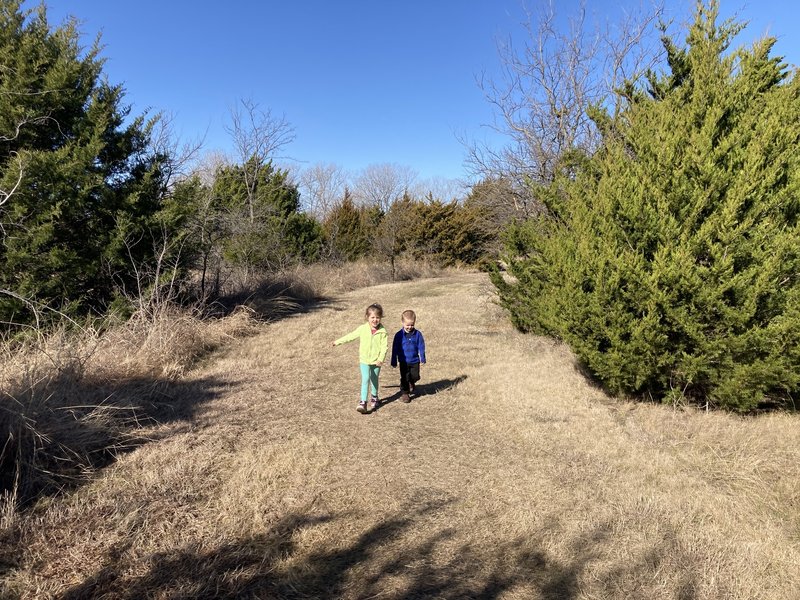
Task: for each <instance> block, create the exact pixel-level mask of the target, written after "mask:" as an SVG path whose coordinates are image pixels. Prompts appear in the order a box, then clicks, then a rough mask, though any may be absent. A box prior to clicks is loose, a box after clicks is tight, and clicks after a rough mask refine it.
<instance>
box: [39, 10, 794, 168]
mask: <svg viewBox="0 0 800 600" xmlns="http://www.w3.org/2000/svg"><path fill="white" fill-rule="evenodd" d="M543 1H545V0H527V5H528V6H529V7H535V6H536V5H537V2H543ZM36 3H37V2H28V3H27V6H31V5H34V4H36ZM45 4H46V5H47V6H48V15H49V18H50V21H51V23H54V24H55V23H60V22H61V21H62V20H63V19H64V18H65V16H67V15H74V16H75V17H77V18H78V19H79V20H80V21H81V22H82V25H81V31H82V32H83V34H84V40H85V45H86V46H88V45H90V43H91V42H92V40H93V39H94V37H95V35H96V34H97V33H98V32H101V33H102V38H101V39H102V43H103V44H104V50H103V53H102V56H103V57H104V58H106V60H107V62H106V67H105V73H106V75H107V76H108V78H109V80H110V81H111V82H112V83H122V84H123V85H124V86H125V89H126V100H127V102H128V103H130V104H132V106H133V112H134V114H140V113H141V112H143V111H144V110H145V109H147V108H151V109H152V110H154V111H165V112H168V113H172V114H173V115H174V116H175V128H176V130H177V133H179V134H181V136H182V137H183V138H186V139H195V138H198V137H201V136H203V135H205V150H207V151H213V150H220V151H223V152H225V151H229V150H230V143H229V139H228V136H227V134H226V133H225V131H224V129H223V125H224V123H225V122H227V120H228V118H229V113H230V108H231V107H232V106H233V105H234V104H235V103H236V102H237V100H238V99H241V98H249V99H252V100H253V101H255V102H257V103H258V104H259V105H260V106H261V107H262V108H269V109H270V110H271V111H272V112H273V114H277V115H285V117H286V119H287V120H288V121H289V123H290V124H291V125H292V126H293V127H294V129H295V135H296V140H295V141H294V142H293V143H292V144H291V145H289V146H287V147H286V148H285V149H284V150H283V154H285V155H286V156H288V157H290V158H291V159H293V160H295V161H299V165H300V166H301V167H302V166H303V165H308V164H313V163H318V162H322V163H336V164H338V165H340V166H342V167H343V168H345V169H348V170H351V171H357V170H359V169H361V168H363V167H365V166H367V165H369V164H375V163H396V164H398V165H402V166H408V167H411V168H412V169H414V170H415V171H417V172H418V173H419V174H420V176H421V177H423V178H427V177H445V178H461V177H463V176H464V174H465V173H464V169H463V161H464V157H465V150H464V148H463V146H462V145H461V144H460V143H459V141H458V140H457V138H456V135H457V134H466V135H467V136H470V137H473V138H475V137H477V138H480V139H484V138H485V139H487V140H488V141H489V142H490V143H494V141H495V137H493V135H492V134H491V131H490V130H489V129H488V128H487V127H485V125H486V124H487V123H490V122H491V120H492V111H491V107H490V105H489V104H488V102H486V100H485V99H484V98H483V95H482V92H481V90H480V89H479V87H478V85H477V84H476V77H477V76H479V75H480V74H481V73H483V72H485V73H488V74H489V75H493V74H494V75H496V74H497V73H498V71H499V68H500V66H501V63H500V60H499V57H498V53H497V39H498V38H503V37H506V36H509V35H511V36H515V37H518V36H519V35H520V34H521V32H522V29H521V28H520V26H519V24H520V22H521V21H522V20H523V18H524V13H523V10H522V0H403V1H400V0H395V1H389V0H370V1H367V0H339V1H335V0H277V1H272V0H229V1H227V2H223V1H220V0H160V1H158V2H156V1H154V0H136V1H135V2H134V1H126V0H125V1H123V0H119V1H117V0H46V1H45ZM578 5H579V1H578V0H560V1H557V2H556V6H557V11H558V12H559V14H565V15H568V14H571V13H574V11H575V10H576V9H577V7H578ZM796 5H797V3H795V2H788V0H784V1H780V0H766V1H756V0H751V1H750V5H749V6H748V5H747V4H745V3H744V1H743V0H741V1H740V0H722V3H721V7H722V12H723V15H725V16H730V15H731V14H733V13H734V12H738V14H739V17H740V19H743V20H748V21H750V25H749V26H748V28H747V30H746V32H745V34H743V35H742V37H741V38H740V39H739V40H738V41H741V42H742V43H743V42H745V41H747V40H749V39H752V38H754V37H760V36H761V35H762V34H764V33H766V32H769V33H770V34H771V35H775V36H777V37H778V38H779V42H778V45H777V47H776V51H777V53H778V54H781V55H784V56H786V58H787V60H788V62H789V63H791V64H800V41H798V43H795V42H794V41H793V40H792V37H793V36H794V35H796V32H797V31H798V30H800V17H799V15H800V10H799V9H798V8H795V7H796ZM587 6H588V9H589V11H591V12H593V13H598V14H601V15H605V16H607V18H608V19H609V22H612V23H613V22H616V21H618V16H617V15H619V14H620V12H619V11H621V10H624V9H625V7H626V6H628V7H638V6H639V0H594V1H593V0H588V1H587ZM667 6H668V8H669V11H670V13H671V15H672V16H674V17H676V18H678V19H679V20H681V21H684V20H687V19H688V18H689V16H690V15H691V12H692V7H693V6H694V4H693V2H691V0H674V1H669V0H668V1H667ZM498 143H499V140H498Z"/></svg>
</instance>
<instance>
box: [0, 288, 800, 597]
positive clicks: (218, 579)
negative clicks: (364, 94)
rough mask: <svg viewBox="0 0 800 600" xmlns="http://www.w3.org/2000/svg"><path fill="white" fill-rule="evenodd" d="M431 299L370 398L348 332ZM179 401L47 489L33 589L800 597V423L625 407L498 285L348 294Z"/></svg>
mask: <svg viewBox="0 0 800 600" xmlns="http://www.w3.org/2000/svg"><path fill="white" fill-rule="evenodd" d="M372 302H380V303H381V304H383V307H384V310H385V312H386V317H385V319H384V324H385V325H386V326H387V329H389V332H390V335H391V334H393V333H394V331H396V330H397V329H398V328H399V317H400V312H401V311H402V310H404V309H406V308H413V309H414V310H415V311H417V314H418V321H417V325H418V328H419V329H420V330H421V331H423V333H424V334H425V337H426V341H427V344H428V359H429V364H428V365H426V366H425V367H423V373H422V376H423V378H422V381H421V382H420V386H419V387H420V391H421V392H422V394H421V395H420V396H419V397H418V398H416V399H415V400H414V401H413V402H411V403H410V404H404V403H401V402H398V401H396V399H397V398H398V396H399V386H398V373H397V371H395V370H392V369H391V368H388V367H386V368H384V370H383V373H382V377H381V383H382V387H383V389H382V396H383V397H384V398H385V399H386V400H388V402H387V403H386V404H385V405H384V406H382V407H381V408H380V409H379V410H377V411H376V412H375V413H374V414H371V415H361V414H359V413H357V412H356V410H355V408H356V400H357V391H358V386H359V380H358V378H359V374H358V367H357V360H358V359H357V353H358V348H357V343H353V344H349V345H345V346H341V347H337V348H331V347H330V342H331V341H332V340H333V339H335V338H337V337H339V336H340V335H342V334H344V333H346V332H347V331H350V330H351V329H353V328H354V327H356V326H357V325H359V324H360V323H361V322H362V320H363V313H364V309H365V307H366V306H367V305H368V304H370V303H372ZM183 389H184V393H185V396H184V397H183V398H181V399H180V403H181V406H182V409H181V412H180V414H178V413H176V415H175V418H174V419H173V420H172V421H171V422H169V423H164V424H163V425H161V426H159V427H155V428H153V429H152V430H151V431H150V436H151V438H152V441H150V442H149V443H146V444H143V445H142V446H140V447H139V448H137V449H136V450H135V451H133V452H131V453H129V454H127V455H124V456H121V457H120V458H119V460H118V461H117V462H116V463H115V464H113V465H112V466H110V467H109V468H107V469H106V470H105V471H104V472H103V473H102V474H101V476H99V477H98V478H97V479H96V480H95V481H94V482H92V483H91V484H90V485H86V486H84V487H82V488H80V489H79V490H77V491H75V492H74V493H71V494H70V495H68V496H65V497H63V498H60V499H57V500H52V501H50V502H47V503H42V504H41V505H40V506H38V507H37V508H36V510H35V511H34V512H33V514H32V515H31V516H30V518H29V519H28V521H27V522H26V524H25V527H24V531H23V537H22V539H21V540H19V542H20V544H21V545H20V548H21V551H20V559H19V562H18V565H17V567H16V568H15V569H14V570H11V571H8V572H6V573H4V574H3V577H4V579H5V585H6V592H7V594H9V595H11V596H19V597H22V598H61V599H68V598H74V599H77V598H121V599H130V600H133V599H135V598H137V599H138V598H376V597H380V598H429V597H437V598H525V599H531V598H533V599H535V598H543V599H556V598H585V599H589V598H642V599H644V598H647V599H654V598H664V599H666V598H671V599H672V598H697V599H712V598H713V599H716V598H741V599H748V600H749V599H755V598H763V599H770V600H774V599H780V598H787V599H789V598H797V597H800V594H799V593H798V590H800V491H799V488H800V485H798V484H799V482H800V426H799V425H800V420H798V418H797V417H796V416H789V415H767V416H764V417H759V418H750V419H746V418H741V417H734V416H731V415H724V414H704V413H699V412H695V411H690V410H676V409H671V408H668V407H662V406H650V405H642V404H631V403H625V402H617V401H613V400H611V399H610V398H608V397H607V396H606V395H605V394H604V393H603V392H602V391H601V390H600V389H598V388H597V387H596V386H593V385H592V383H591V382H590V381H589V380H587V379H586V378H585V377H584V376H583V375H582V374H581V372H580V370H579V369H578V368H577V366H576V364H575V362H574V359H573V358H572V355H571V354H570V353H569V351H568V350H567V349H566V348H564V347H563V346H561V345H559V344H557V343H556V342H553V341H551V340H547V339H543V338H537V337H534V336H524V335H521V334H519V333H517V332H515V331H514V330H513V329H512V328H511V327H510V325H508V324H507V322H506V320H505V319H504V318H503V315H502V314H501V313H500V311H499V309H498V308H497V307H496V306H495V305H494V304H493V293H492V290H491V287H490V285H489V284H488V281H487V280H486V278H485V276H484V275H479V274H461V275H453V276H449V277H446V278H441V279H428V280H421V281H413V282H402V283H395V284H390V285H382V286H377V287H372V288H368V289H363V290H357V291H354V292H350V293H348V294H345V295H342V296H341V297H339V298H337V299H336V300H335V301H333V302H331V303H329V304H325V305H321V306H319V307H317V308H315V309H314V310H312V311H310V312H308V313H305V314H300V315H297V316H294V317H291V318H287V319H284V320H281V321H278V322H275V323H272V324H269V325H266V326H265V327H264V329H263V332H262V333H261V334H259V335H257V336H255V337H252V338H249V339H245V340H241V341H236V342H235V343H233V344H231V345H230V346H229V347H228V348H227V349H226V350H225V351H224V352H221V353H218V354H217V355H215V356H214V357H213V360H209V361H208V363H207V364H206V365H204V366H203V367H202V368H200V369H198V370H196V371H195V372H193V373H192V374H191V376H190V377H189V378H188V379H187V381H186V382H185V385H184V386H183Z"/></svg>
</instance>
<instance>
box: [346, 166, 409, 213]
mask: <svg viewBox="0 0 800 600" xmlns="http://www.w3.org/2000/svg"><path fill="white" fill-rule="evenodd" d="M416 178H417V173H416V172H415V171H414V170H413V169H412V168H410V167H405V166H401V165H396V164H391V163H382V164H374V165H369V166H367V167H365V168H364V170H363V171H361V173H360V174H359V175H358V177H356V180H355V183H354V187H353V197H354V198H355V200H356V203H357V204H360V205H362V206H376V207H378V208H380V209H381V210H383V211H384V212H388V210H389V207H390V206H391V205H392V203H393V202H394V201H395V200H397V199H398V198H401V197H402V196H403V194H404V193H406V192H407V191H408V189H409V188H410V187H411V185H412V184H413V183H414V181H415V180H416Z"/></svg>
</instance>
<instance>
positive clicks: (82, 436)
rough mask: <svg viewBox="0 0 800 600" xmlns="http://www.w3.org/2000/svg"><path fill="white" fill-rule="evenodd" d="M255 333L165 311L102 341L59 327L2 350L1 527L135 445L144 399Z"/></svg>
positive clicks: (148, 416) (230, 321)
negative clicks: (229, 343) (228, 344)
mask: <svg viewBox="0 0 800 600" xmlns="http://www.w3.org/2000/svg"><path fill="white" fill-rule="evenodd" d="M255 329H256V328H255V324H254V322H253V319H252V317H251V315H250V314H249V312H248V311H246V310H238V311H235V312H234V313H232V314H231V315H230V316H228V317H226V318H224V319H213V320H205V321H203V320H201V319H199V318H198V317H197V316H195V315H193V314H191V313H188V312H185V311H180V310H178V309H169V310H161V311H159V312H158V313H157V314H155V315H148V316H146V317H145V316H143V315H142V314H137V315H135V316H134V317H133V318H132V319H130V320H129V321H128V322H126V323H124V324H120V325H117V326H114V327H111V328H109V329H107V330H106V331H104V332H102V333H101V332H99V331H98V330H96V329H82V330H75V329H72V330H67V329H66V328H62V329H59V330H56V331H53V332H51V333H50V334H48V335H40V336H38V337H35V338H31V339H30V340H29V341H27V342H15V343H14V344H13V345H12V344H10V343H7V344H4V345H2V346H0V390H2V396H3V400H2V402H0V519H1V520H0V526H8V525H10V524H11V523H12V522H13V520H14V517H15V511H16V509H17V507H19V506H24V505H26V504H27V503H29V502H31V501H32V500H35V499H36V498H37V497H40V496H41V495H42V494H48V493H52V492H56V491H58V490H60V489H62V488H64V487H65V486H67V487H69V486H70V485H71V484H74V483H76V482H79V481H85V480H86V478H87V477H89V476H91V475H92V474H93V473H94V471H95V469H96V468H97V467H99V466H102V465H104V464H107V463H108V462H109V461H110V460H113V459H114V457H116V456H117V455H118V454H119V452H121V451H123V450H124V449H126V448H129V447H133V446H135V445H137V444H138V443H139V440H140V437H141V435H142V430H143V428H145V427H147V426H149V425H151V424H152V423H153V422H154V420H155V419H156V417H155V415H154V414H153V411H152V410H150V409H149V408H148V407H147V406H145V404H146V403H147V402H148V398H149V397H151V396H153V395H155V394H157V390H158V389H159V388H160V387H163V386H164V385H165V383H166V382H169V381H172V380H175V379H176V378H177V377H179V376H180V375H182V374H183V373H184V372H185V371H186V370H187V369H188V368H190V367H191V366H192V365H193V364H195V363H196V361H197V360H198V359H199V358H200V357H202V356H203V355H205V354H207V353H208V352H210V351H211V350H213V349H214V348H217V347H219V346H220V345H222V344H224V343H225V342H227V341H228V340H230V339H232V338H234V337H240V336H243V335H246V334H249V333H251V332H253V331H255Z"/></svg>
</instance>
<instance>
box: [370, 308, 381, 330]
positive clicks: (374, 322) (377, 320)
mask: <svg viewBox="0 0 800 600" xmlns="http://www.w3.org/2000/svg"><path fill="white" fill-rule="evenodd" d="M367 323H369V324H370V327H372V328H373V329H375V328H376V327H377V326H378V325H380V324H381V317H380V315H379V314H378V313H376V312H371V313H369V314H368V315H367Z"/></svg>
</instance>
